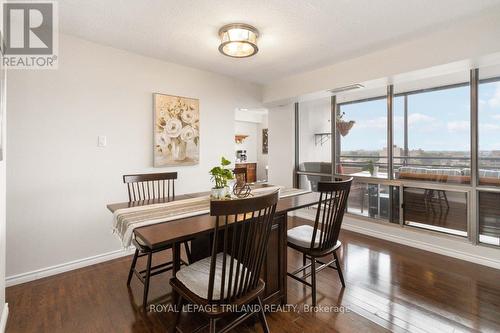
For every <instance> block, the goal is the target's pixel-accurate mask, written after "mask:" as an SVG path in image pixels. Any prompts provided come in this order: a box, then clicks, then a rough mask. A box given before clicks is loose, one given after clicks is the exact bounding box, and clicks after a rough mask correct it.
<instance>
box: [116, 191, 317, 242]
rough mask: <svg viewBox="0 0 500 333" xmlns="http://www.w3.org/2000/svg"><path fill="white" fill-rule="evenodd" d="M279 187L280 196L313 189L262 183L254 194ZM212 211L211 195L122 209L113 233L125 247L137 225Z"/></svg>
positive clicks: (262, 193) (130, 240) (118, 212)
mask: <svg viewBox="0 0 500 333" xmlns="http://www.w3.org/2000/svg"><path fill="white" fill-rule="evenodd" d="M276 190H279V191H280V198H286V197H290V196H294V195H299V194H304V193H308V192H310V191H309V190H302V189H296V188H283V187H279V186H269V187H262V188H257V189H253V190H252V194H253V195H265V194H269V193H272V192H274V191H276ZM209 212H210V196H208V195H207V196H203V197H199V198H190V199H183V200H176V201H170V202H165V203H159V204H152V205H146V206H138V207H129V208H122V209H118V210H116V211H115V212H114V214H113V233H114V234H116V235H117V236H118V237H119V238H120V240H121V242H122V246H123V247H124V248H128V247H129V246H130V244H131V242H132V237H133V231H134V229H135V228H139V227H144V226H147V225H151V224H156V223H163V222H168V221H172V220H178V219H182V218H187V217H192V216H197V215H204V214H208V213H209Z"/></svg>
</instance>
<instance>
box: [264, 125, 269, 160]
mask: <svg viewBox="0 0 500 333" xmlns="http://www.w3.org/2000/svg"><path fill="white" fill-rule="evenodd" d="M268 146H269V137H268V129H267V128H264V129H262V154H264V155H266V154H267V152H268Z"/></svg>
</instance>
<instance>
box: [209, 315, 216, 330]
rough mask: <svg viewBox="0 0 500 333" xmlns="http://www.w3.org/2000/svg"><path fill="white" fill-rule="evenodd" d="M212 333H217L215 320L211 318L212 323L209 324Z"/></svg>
mask: <svg viewBox="0 0 500 333" xmlns="http://www.w3.org/2000/svg"><path fill="white" fill-rule="evenodd" d="M209 327H210V330H209V332H210V333H215V318H210V323H209Z"/></svg>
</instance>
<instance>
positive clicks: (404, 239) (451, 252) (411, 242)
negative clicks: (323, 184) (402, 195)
mask: <svg viewBox="0 0 500 333" xmlns="http://www.w3.org/2000/svg"><path fill="white" fill-rule="evenodd" d="M294 215H295V216H297V217H301V218H304V219H309V220H314V216H311V214H308V213H307V212H301V211H296V212H295V214H294ZM358 221H359V222H368V221H367V220H366V219H356V218H353V217H352V216H349V217H348V218H347V219H345V220H344V223H343V224H342V229H345V230H349V231H353V232H356V233H359V234H362V235H366V236H372V237H375V238H380V239H384V240H387V241H390V242H394V243H398V244H403V245H406V246H410V247H414V248H417V249H421V250H425V251H430V252H434V253H438V254H441V255H445V256H448V257H452V258H456V259H461V260H465V261H469V262H473V263H475V264H480V265H484V266H488V267H492V268H496V269H500V259H496V258H491V257H486V256H481V255H477V254H472V253H469V252H465V251H462V250H459V249H455V248H452V247H450V246H439V245H436V243H435V241H432V240H431V239H429V241H422V240H417V239H415V238H413V237H412V234H415V233H418V234H419V236H420V238H422V237H425V236H429V237H432V238H434V239H435V238H441V239H443V240H447V241H448V242H449V241H452V240H450V238H447V237H440V235H438V234H436V235H424V233H422V232H419V231H418V230H411V231H410V230H404V229H402V228H401V227H400V226H399V225H397V226H391V225H382V224H381V223H376V222H368V223H372V224H373V225H374V226H376V228H366V227H363V226H361V225H360V224H361V223H359V224H358V223H356V222H358ZM396 228H397V230H395V229H396ZM375 229H379V230H375ZM395 231H397V232H398V234H397V233H396V232H395ZM460 243H461V244H462V245H464V244H463V242H460ZM467 245H468V246H470V247H471V248H477V246H475V245H473V244H467ZM483 248H484V247H483ZM484 249H486V248H484ZM494 250H495V251H500V249H499V250H497V249H494Z"/></svg>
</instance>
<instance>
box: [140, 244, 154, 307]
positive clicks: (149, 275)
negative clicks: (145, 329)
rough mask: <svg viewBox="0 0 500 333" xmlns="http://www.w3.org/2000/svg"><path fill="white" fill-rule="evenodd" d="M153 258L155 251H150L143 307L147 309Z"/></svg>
mask: <svg viewBox="0 0 500 333" xmlns="http://www.w3.org/2000/svg"><path fill="white" fill-rule="evenodd" d="M152 258H153V252H151V251H150V252H148V264H147V266H146V276H145V277H144V295H143V297H142V308H143V309H144V310H146V306H147V305H148V292H149V279H150V277H151V260H152Z"/></svg>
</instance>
